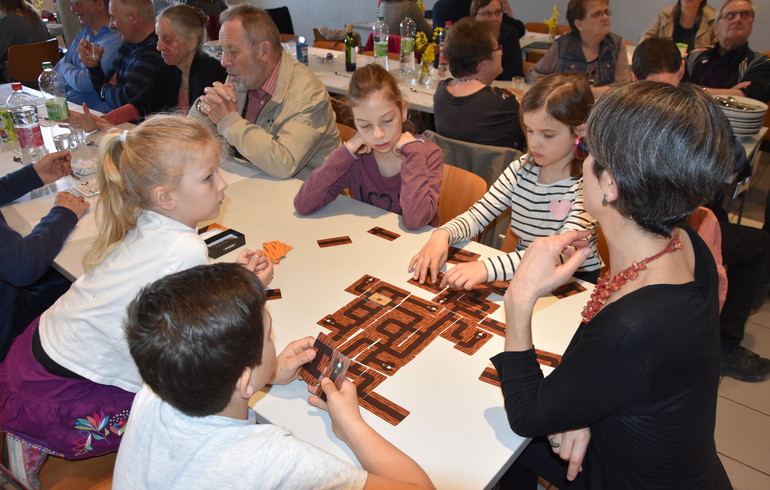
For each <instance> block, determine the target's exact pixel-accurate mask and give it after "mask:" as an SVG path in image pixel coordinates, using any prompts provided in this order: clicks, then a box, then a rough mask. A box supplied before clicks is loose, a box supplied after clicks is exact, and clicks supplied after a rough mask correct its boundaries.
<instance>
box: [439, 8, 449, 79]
mask: <svg viewBox="0 0 770 490" xmlns="http://www.w3.org/2000/svg"><path fill="white" fill-rule="evenodd" d="M450 27H452V21H451V20H448V21H446V25H445V26H444V30H443V31H441V36H440V37H439V42H438V79H439V80H445V79H447V78H449V62H448V61H447V60H446V56H444V41H446V37H447V34H449V28H450Z"/></svg>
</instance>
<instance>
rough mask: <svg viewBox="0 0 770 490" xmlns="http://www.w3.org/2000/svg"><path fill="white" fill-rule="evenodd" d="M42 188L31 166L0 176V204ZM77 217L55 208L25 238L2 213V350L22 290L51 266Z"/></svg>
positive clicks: (73, 226)
mask: <svg viewBox="0 0 770 490" xmlns="http://www.w3.org/2000/svg"><path fill="white" fill-rule="evenodd" d="M42 185H43V182H42V181H41V180H40V177H38V175H37V172H35V169H34V168H33V167H32V165H27V166H25V167H24V168H22V169H20V170H17V171H15V172H11V173H10V174H8V175H5V176H3V177H0V205H5V204H8V203H9V202H11V201H14V200H16V199H18V198H19V197H21V196H23V195H24V194H26V193H28V192H29V191H31V190H33V189H36V188H38V187H40V186H42ZM77 222H78V217H77V216H76V215H75V213H74V212H72V211H71V210H70V209H68V208H65V207H62V206H55V207H54V208H53V209H51V211H50V212H49V213H48V215H46V216H45V217H44V218H43V219H41V220H40V223H38V225H37V226H35V229H33V230H32V232H31V233H30V234H29V235H27V236H25V237H23V236H21V235H20V234H19V233H17V232H16V231H14V230H12V229H11V227H9V226H8V223H6V221H5V217H4V216H3V215H2V213H0V347H1V346H3V345H5V343H6V342H8V341H9V340H10V339H8V338H7V337H8V334H9V332H10V321H11V312H12V310H13V304H14V302H15V299H16V295H17V292H18V289H19V288H22V287H24V286H28V285H30V284H34V283H35V281H37V280H38V279H39V278H40V277H41V276H42V275H43V274H44V273H45V272H46V271H47V270H48V268H49V267H51V264H52V263H53V259H54V258H55V257H56V255H57V254H58V253H59V250H61V248H62V245H64V240H66V239H67V237H68V236H69V234H70V232H71V231H72V229H73V228H75V225H76V224H77Z"/></svg>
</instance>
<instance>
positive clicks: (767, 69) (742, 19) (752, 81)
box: [686, 0, 770, 103]
mask: <svg viewBox="0 0 770 490" xmlns="http://www.w3.org/2000/svg"><path fill="white" fill-rule="evenodd" d="M754 16H755V13H754V4H753V3H752V2H751V0H725V2H724V3H723V4H722V7H721V8H720V9H719V12H718V14H717V21H716V24H715V31H716V33H717V43H716V44H715V45H714V46H712V47H710V48H707V49H702V50H699V51H693V52H692V53H690V54H689V55H687V59H686V63H687V77H688V81H689V82H691V83H696V84H698V85H701V86H703V87H706V88H707V90H708V91H709V93H711V94H712V95H732V96H742V97H743V96H745V97H750V98H752V99H756V100H760V101H762V102H765V103H767V102H770V57H768V56H767V55H765V54H762V53H759V52H756V51H753V50H752V49H751V48H750V47H749V36H750V35H751V31H752V29H753V27H754Z"/></svg>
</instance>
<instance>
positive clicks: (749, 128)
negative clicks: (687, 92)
mask: <svg viewBox="0 0 770 490" xmlns="http://www.w3.org/2000/svg"><path fill="white" fill-rule="evenodd" d="M714 100H715V101H716V103H717V104H718V105H719V107H720V108H721V109H722V112H724V113H725V116H727V119H728V120H729V121H730V124H731V125H732V127H733V131H734V132H735V135H736V136H749V135H752V134H756V133H757V131H759V128H761V127H762V123H764V122H765V113H766V112H767V104H764V103H762V102H760V101H758V100H754V99H749V98H748V97H739V96H727V95H715V96H714Z"/></svg>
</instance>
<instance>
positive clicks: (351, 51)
mask: <svg viewBox="0 0 770 490" xmlns="http://www.w3.org/2000/svg"><path fill="white" fill-rule="evenodd" d="M357 51H358V45H357V44H356V38H355V37H353V24H348V35H347V36H345V71H356V52H357Z"/></svg>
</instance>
